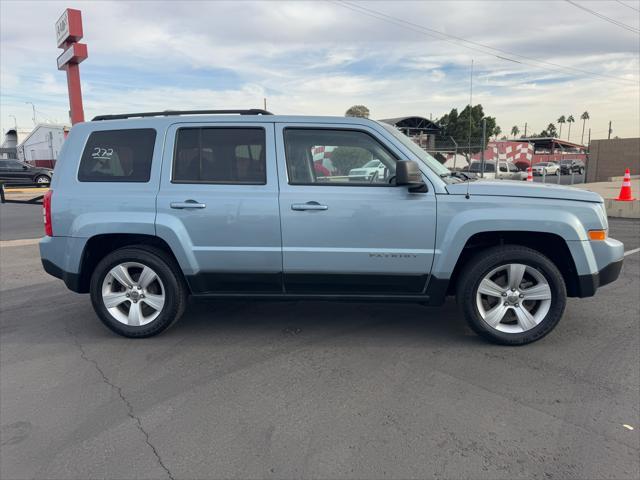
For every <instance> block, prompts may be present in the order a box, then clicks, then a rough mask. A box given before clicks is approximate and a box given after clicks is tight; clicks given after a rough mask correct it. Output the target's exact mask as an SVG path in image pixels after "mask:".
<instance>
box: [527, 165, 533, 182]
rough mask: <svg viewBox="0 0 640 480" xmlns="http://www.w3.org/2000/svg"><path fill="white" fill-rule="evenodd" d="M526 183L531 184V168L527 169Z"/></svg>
mask: <svg viewBox="0 0 640 480" xmlns="http://www.w3.org/2000/svg"><path fill="white" fill-rule="evenodd" d="M527 182H533V170H532V168H531V167H529V168H527Z"/></svg>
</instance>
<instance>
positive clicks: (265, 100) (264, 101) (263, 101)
mask: <svg viewBox="0 0 640 480" xmlns="http://www.w3.org/2000/svg"><path fill="white" fill-rule="evenodd" d="M262 103H263V104H264V109H265V110H266V109H267V97H264V98H263V99H262Z"/></svg>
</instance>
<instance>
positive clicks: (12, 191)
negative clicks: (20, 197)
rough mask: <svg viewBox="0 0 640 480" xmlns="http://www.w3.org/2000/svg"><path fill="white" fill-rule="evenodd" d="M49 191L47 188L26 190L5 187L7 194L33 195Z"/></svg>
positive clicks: (27, 188) (29, 188) (28, 188)
mask: <svg viewBox="0 0 640 480" xmlns="http://www.w3.org/2000/svg"><path fill="white" fill-rule="evenodd" d="M47 190H49V187H47V188H42V187H26V188H11V187H5V188H4V191H5V193H33V192H46V191H47Z"/></svg>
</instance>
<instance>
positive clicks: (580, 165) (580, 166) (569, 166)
mask: <svg viewBox="0 0 640 480" xmlns="http://www.w3.org/2000/svg"><path fill="white" fill-rule="evenodd" d="M584 171H585V166H584V162H583V161H582V160H579V159H575V160H560V173H561V174H562V175H569V174H570V173H578V174H580V175H584Z"/></svg>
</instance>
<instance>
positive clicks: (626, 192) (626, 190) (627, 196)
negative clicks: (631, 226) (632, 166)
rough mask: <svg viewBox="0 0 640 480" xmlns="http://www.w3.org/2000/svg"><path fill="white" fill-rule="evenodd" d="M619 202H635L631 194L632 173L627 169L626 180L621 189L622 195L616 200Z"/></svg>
mask: <svg viewBox="0 0 640 480" xmlns="http://www.w3.org/2000/svg"><path fill="white" fill-rule="evenodd" d="M616 200H617V201H618V202H630V201H631V200H635V198H633V194H632V193H631V172H630V171H629V169H628V168H627V170H626V171H625V172H624V180H623V181H622V188H621V189H620V195H618V198H616Z"/></svg>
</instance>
